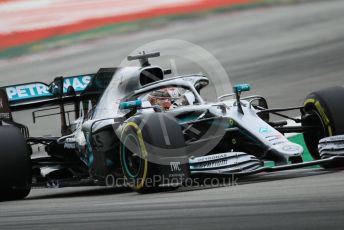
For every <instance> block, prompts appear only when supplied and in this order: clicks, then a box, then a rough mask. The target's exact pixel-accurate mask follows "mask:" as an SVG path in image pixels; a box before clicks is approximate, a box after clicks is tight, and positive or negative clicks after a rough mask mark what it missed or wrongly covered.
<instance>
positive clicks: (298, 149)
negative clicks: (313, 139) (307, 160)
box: [275, 142, 304, 159]
mask: <svg viewBox="0 0 344 230" xmlns="http://www.w3.org/2000/svg"><path fill="white" fill-rule="evenodd" d="M275 150H276V151H277V152H279V153H280V154H281V155H283V156H285V158H286V159H288V158H289V157H295V156H302V154H303V151H304V150H303V147H302V146H301V145H298V144H295V143H290V142H289V143H284V144H281V145H277V146H275Z"/></svg>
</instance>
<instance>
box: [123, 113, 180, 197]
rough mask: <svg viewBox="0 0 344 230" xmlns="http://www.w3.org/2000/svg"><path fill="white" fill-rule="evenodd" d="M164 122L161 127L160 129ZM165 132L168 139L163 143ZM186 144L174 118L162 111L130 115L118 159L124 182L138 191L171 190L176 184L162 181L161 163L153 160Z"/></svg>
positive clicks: (170, 153) (124, 129) (172, 152)
mask: <svg viewBox="0 0 344 230" xmlns="http://www.w3.org/2000/svg"><path fill="white" fill-rule="evenodd" d="M161 122H163V126H164V128H162V125H161ZM166 135H167V136H168V137H171V138H170V140H169V141H170V142H169V143H167V144H166V142H165V138H166ZM184 146H185V141H184V137H183V134H182V131H181V128H180V126H179V124H178V123H177V121H176V120H175V118H174V117H172V116H168V115H165V114H163V113H153V114H146V115H142V116H139V117H132V118H130V119H128V121H127V122H126V124H125V126H124V128H123V130H122V134H121V144H120V161H121V166H122V170H123V175H124V177H125V179H126V182H127V184H128V185H129V186H130V187H131V188H132V189H133V190H135V191H136V192H138V193H152V192H161V191H171V190H173V189H176V188H177V187H168V186H167V187H159V185H160V184H162V181H161V179H162V178H161V177H160V178H159V176H161V171H160V170H161V167H162V165H161V164H160V163H161V162H160V163H157V162H153V161H152V159H153V158H155V159H157V158H156V157H157V156H158V155H159V154H160V155H164V156H171V155H172V154H175V152H174V150H176V149H183V148H184Z"/></svg>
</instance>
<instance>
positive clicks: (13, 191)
mask: <svg viewBox="0 0 344 230" xmlns="http://www.w3.org/2000/svg"><path fill="white" fill-rule="evenodd" d="M0 146H1V149H0V200H1V201H5V200H18V199H23V198H25V197H26V196H28V195H29V193H30V190H31V180H32V178H31V177H32V175H31V160H30V150H29V147H28V145H27V143H26V140H25V138H24V137H23V135H22V133H21V132H20V130H19V129H18V128H16V127H14V126H0Z"/></svg>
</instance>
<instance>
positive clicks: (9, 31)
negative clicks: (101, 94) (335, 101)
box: [0, 0, 344, 134]
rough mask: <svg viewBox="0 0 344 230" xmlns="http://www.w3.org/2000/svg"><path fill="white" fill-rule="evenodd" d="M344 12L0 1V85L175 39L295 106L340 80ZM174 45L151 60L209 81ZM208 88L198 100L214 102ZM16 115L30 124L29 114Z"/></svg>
mask: <svg viewBox="0 0 344 230" xmlns="http://www.w3.org/2000/svg"><path fill="white" fill-rule="evenodd" d="M343 12H344V1H341V0H323V1H321V0H161V1H151V0H98V1H92V0H0V85H10V84H16V83H23V82H29V81H43V82H46V83H50V82H51V81H52V80H53V78H54V77H56V76H70V75H78V74H86V73H94V72H96V71H97V70H98V69H99V68H101V67H114V66H118V65H120V64H121V63H122V61H123V60H125V58H126V56H127V55H128V54H130V53H132V52H133V51H135V50H137V49H139V48H140V47H142V46H145V45H146V44H149V43H151V42H153V43H152V44H155V43H154V42H156V41H161V40H163V39H179V40H183V41H186V42H190V43H191V44H193V45H195V46H199V47H201V48H202V49H205V50H206V51H207V52H209V54H210V55H211V56H213V58H214V59H215V60H217V61H218V62H219V63H220V65H221V66H222V67H223V68H224V70H225V72H226V74H225V76H224V77H226V78H229V79H230V82H231V83H232V84H234V83H249V84H251V85H252V89H253V90H252V93H253V94H261V95H263V96H266V97H267V99H268V102H269V104H270V106H271V107H282V106H293V105H300V104H301V103H302V102H303V100H304V98H305V96H306V95H307V94H308V93H310V92H312V91H313V90H317V89H319V88H323V87H327V86H332V85H343V84H344V67H343V66H344V65H343V64H344V55H343V52H344V26H343V25H344V14H343ZM168 48H169V49H171V46H170V44H169V43H166V44H165V46H159V50H157V49H158V48H157V47H154V45H150V46H149V48H148V50H146V51H160V52H161V53H162V55H163V54H164V49H168ZM172 49H175V50H178V54H179V55H178V57H174V58H173V61H171V60H165V59H164V58H161V59H154V60H152V63H153V64H162V65H163V67H164V68H172V69H174V70H175V71H174V74H187V73H200V72H202V73H204V74H206V75H211V71H209V69H205V65H204V64H202V63H197V62H196V63H189V62H187V61H186V60H185V59H183V55H184V54H185V52H188V51H187V50H186V49H183V48H180V49H178V47H172ZM183 52H184V53H183ZM203 61H205V62H206V61H207V60H203ZM210 61H211V60H209V62H210ZM209 73H210V74H209ZM172 76H173V75H172ZM208 77H210V78H212V77H213V76H208ZM213 80H214V79H213ZM215 80H216V79H215ZM228 91H231V87H230V85H229V86H228ZM211 92H212V90H208V91H205V93H204V95H203V96H204V97H205V98H206V99H208V100H212V99H213V98H214V95H211ZM15 116H16V118H17V119H20V120H22V121H23V122H25V123H28V124H29V127H30V128H31V126H32V123H31V116H30V114H29V113H28V114H24V115H22V114H20V115H15ZM49 119H50V118H46V119H45V118H42V119H41V121H39V122H43V123H38V125H40V127H42V124H43V125H44V127H45V128H44V129H42V128H37V129H36V128H34V129H33V132H34V133H35V132H37V133H39V134H41V132H43V134H44V132H47V133H46V134H48V132H50V130H52V128H53V127H55V126H56V124H52V123H51V121H50V120H49Z"/></svg>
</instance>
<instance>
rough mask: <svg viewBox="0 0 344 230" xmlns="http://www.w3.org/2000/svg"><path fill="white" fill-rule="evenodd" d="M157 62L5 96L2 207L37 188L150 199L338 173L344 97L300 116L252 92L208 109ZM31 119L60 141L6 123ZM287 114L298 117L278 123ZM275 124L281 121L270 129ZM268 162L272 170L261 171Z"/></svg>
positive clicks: (311, 100) (0, 137) (1, 105)
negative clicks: (80, 188) (239, 182)
mask: <svg viewBox="0 0 344 230" xmlns="http://www.w3.org/2000/svg"><path fill="white" fill-rule="evenodd" d="M159 55H160V54H159V53H147V54H146V53H142V54H139V55H135V56H128V60H129V61H133V60H138V61H139V62H140V65H139V66H137V67H118V68H101V69H100V70H99V71H98V72H97V73H95V74H87V75H79V76H72V77H57V78H55V79H54V81H53V82H52V83H51V84H49V85H47V84H45V83H41V82H31V83H26V84H20V85H11V86H5V87H2V88H1V90H0V119H1V126H0V146H1V149H0V179H1V180H0V183H1V184H0V186H1V187H0V199H1V200H9V199H20V198H24V197H26V196H27V195H28V194H29V192H30V189H31V187H32V186H37V185H46V186H69V185H71V186H72V185H73V186H75V185H86V184H87V185H109V184H111V183H110V181H109V180H111V182H114V181H116V183H115V184H116V185H118V184H122V185H128V186H130V187H131V188H133V189H134V190H135V191H137V192H139V193H147V192H154V191H162V190H164V189H171V188H173V189H174V188H177V187H178V186H180V185H183V184H185V181H186V180H187V179H189V178H206V177H223V178H226V177H230V176H232V175H237V176H245V175H250V174H256V173H260V172H272V171H278V170H287V169H294V168H300V167H306V166H312V165H322V166H323V167H325V168H333V167H340V166H343V165H344V160H343V159H344V158H343V156H344V135H341V134H344V119H343V117H344V108H343V106H342V102H341V100H343V99H344V88H342V87H332V88H328V89H324V90H319V91H316V92H313V93H311V94H309V96H308V97H307V98H306V100H305V102H304V105H303V106H297V107H289V108H274V109H271V108H268V105H267V102H266V99H265V98H264V97H262V96H247V97H242V94H243V93H244V92H245V91H249V90H250V86H249V85H248V84H238V85H234V87H233V93H231V94H226V95H222V96H220V97H218V98H217V100H216V101H215V102H211V103H208V102H205V101H204V100H203V99H202V97H201V96H200V92H201V90H202V88H204V87H205V86H207V85H208V83H209V80H208V79H207V78H206V77H205V76H203V75H199V74H194V75H184V76H177V77H170V78H165V76H166V75H168V74H171V72H172V71H171V70H169V69H167V70H164V69H162V68H161V67H159V66H154V65H151V64H150V62H149V58H154V57H158V56H159ZM38 108H39V109H38ZM68 108H69V109H68ZM29 109H30V110H31V109H36V110H35V111H33V112H32V115H33V120H34V121H35V120H36V119H38V118H40V117H44V116H52V115H59V116H60V120H61V136H59V137H54V136H48V137H47V136H43V137H32V136H30V135H29V130H28V128H27V126H26V125H24V124H20V123H18V122H16V121H14V120H13V116H12V112H15V111H22V110H29ZM52 109H58V112H56V113H51V112H50V113H49V111H50V110H52ZM291 110H296V111H299V112H300V117H299V118H293V117H290V116H287V115H285V114H284V113H283V112H286V111H291ZM271 114H274V115H276V116H279V117H281V118H283V120H282V121H280V120H279V121H273V120H272V119H271V118H270V115H271ZM71 117H73V119H69V118H71ZM288 120H293V121H294V122H295V123H296V125H294V126H290V125H287V123H288V122H287V121H288ZM287 133H302V134H303V137H304V140H305V144H306V146H307V148H308V150H309V151H310V153H311V155H312V156H313V158H314V160H313V161H310V162H303V158H302V154H303V152H304V149H303V147H302V146H301V145H299V144H295V143H292V142H290V141H289V140H288V139H287V138H286V137H285V134H287ZM37 145H40V146H42V145H43V146H44V149H45V152H46V155H45V156H40V157H37V156H35V154H32V153H33V152H34V151H33V148H34V147H35V146H37ZM265 161H273V162H274V163H275V164H274V166H271V167H267V166H264V162H265ZM119 181H120V182H119Z"/></svg>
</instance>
